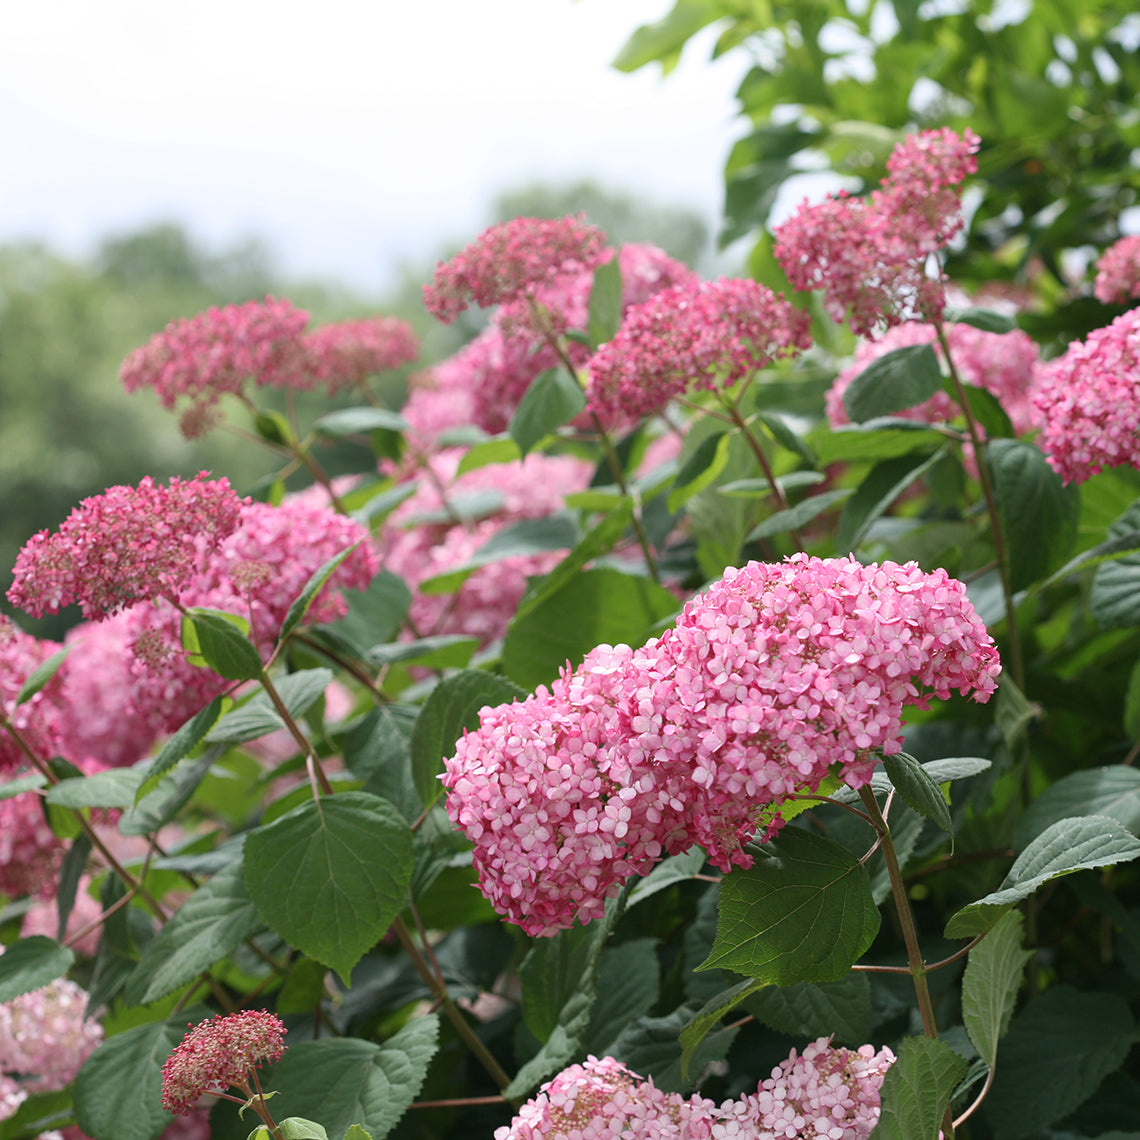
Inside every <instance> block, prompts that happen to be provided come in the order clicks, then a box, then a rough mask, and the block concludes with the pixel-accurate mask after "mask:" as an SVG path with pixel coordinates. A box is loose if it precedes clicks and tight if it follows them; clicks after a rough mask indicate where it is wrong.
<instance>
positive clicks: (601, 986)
mask: <svg viewBox="0 0 1140 1140" xmlns="http://www.w3.org/2000/svg"><path fill="white" fill-rule="evenodd" d="M660 975H661V968H660V966H659V964H658V961H657V939H655V938H635V939H634V940H633V941H631V942H623V943H621V944H620V945H618V946H609V947H607V948H606V949H604V950H603V951H602V956H601V958H600V959H599V962H598V995H597V997H596V999H595V1000H594V1007H593V1010H592V1011H591V1014H590V1028H589V1029H588V1030H587V1032H586V1037H585V1041H584V1045H583V1047H584V1049H585V1050H586V1052H587V1053H593V1054H594V1056H595V1057H606V1056H609V1055H610V1052H611V1047H612V1046H613V1043H614V1042H615V1041H616V1040H617V1038H618V1037H619V1036H620V1035H621V1033H622V1030H624V1029H625V1027H626V1026H627V1025H628V1024H629V1023H630V1022H631V1021H633V1020H634V1019H636V1018H638V1017H641V1016H642V1015H644V1014H647V1013H648V1012H649V1011H650V1010H651V1009H652V1008H653V1006H654V1005H656V1004H657V999H658V997H659V995H660V991H661V977H660Z"/></svg>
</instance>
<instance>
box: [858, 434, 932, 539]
mask: <svg viewBox="0 0 1140 1140" xmlns="http://www.w3.org/2000/svg"><path fill="white" fill-rule="evenodd" d="M947 454H949V448H948V447H946V446H943V447H941V448H940V449H939V450H938V451H936V452H935V453H934V454H933V455H928V456H926V457H925V458H922V457H919V456H913V455H907V456H900V457H898V458H897V459H887V460H884V461H883V462H882V463H876V464H875V466H874V467H872V468H871V470H870V471H869V472H868V473H867V475H866V477H865V478H864V480H863V482H862V483H860V484H859V486H858V488H856V490H855V494H854V495H852V496H851V498H850V499H849V500H848V503H847V506H845V507H844V508H843V514H842V516H841V517H840V519H839V528H838V531H837V533H836V538H835V545H836V549H837V550H839V551H841V552H843V553H848V552H850V551H852V550H855V549H856V548H857V547H858V546H859V545H860V543H862V541H863V539H864V538H866V537H867V532H868V531H869V530H870V529H871V527H872V526H873V525H874V523H875V522H876V521H877V520H878V519H880V518H882V516H883V515H884V514H886V512H887V511H888V510H889V509H890V507H891V505H892V504H893V503H894V501H895V500H896V499H897V498H898V497H899V496H900V495H901V494H902V493H903V491H905V490H906V489H907V488H908V487H911V486H913V485H914V484H915V483H917V482H918V480H919V479H921V478H922V477H923V476H924V475H925V474H926V473H927V472H928V471H929V470H930V469H931V468H932V467H933V466H934V465H935V464H936V463H940V462H941V461H942V459H943V458H944V457H945V456H946V455H947Z"/></svg>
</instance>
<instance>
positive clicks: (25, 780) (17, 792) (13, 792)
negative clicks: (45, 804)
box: [0, 772, 48, 800]
mask: <svg viewBox="0 0 1140 1140" xmlns="http://www.w3.org/2000/svg"><path fill="white" fill-rule="evenodd" d="M47 782H48V778H47V776H45V775H44V774H43V773H42V772H29V773H28V774H27V775H26V776H17V777H16V779H14V780H9V781H8V782H7V783H5V784H0V800H10V799H12V798H13V797H14V796H22V795H23V794H24V793H25V792H32V791H35V789H36V788H42V787H43V786H44V785H45V784H46V783H47Z"/></svg>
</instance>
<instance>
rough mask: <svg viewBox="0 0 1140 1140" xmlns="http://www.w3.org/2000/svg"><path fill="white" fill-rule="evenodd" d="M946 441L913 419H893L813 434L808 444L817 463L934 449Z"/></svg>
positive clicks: (865, 459) (877, 458)
mask: <svg viewBox="0 0 1140 1140" xmlns="http://www.w3.org/2000/svg"><path fill="white" fill-rule="evenodd" d="M945 442H946V437H945V436H944V435H942V434H941V433H940V432H936V431H931V430H930V428H929V427H927V425H925V424H920V423H916V422H915V421H913V420H893V421H891V423H890V427H885V428H882V427H881V428H876V429H868V428H867V426H866V425H862V426H859V425H853V426H851V427H846V426H845V427H842V428H838V429H835V430H830V429H827V430H821V431H819V432H816V433H813V434H812V436H811V438H810V443H811V446H812V448H813V450H814V451H815V454H816V459H817V460H818V462H819V464H820V466H827V465H828V464H829V463H840V462H842V463H864V462H875V463H877V462H879V461H880V460H884V459H895V458H897V457H898V456H900V455H909V454H910V453H911V452H912V451H935V450H937V449H938V448H939V447H941V446H942V445H943V444H944V443H945Z"/></svg>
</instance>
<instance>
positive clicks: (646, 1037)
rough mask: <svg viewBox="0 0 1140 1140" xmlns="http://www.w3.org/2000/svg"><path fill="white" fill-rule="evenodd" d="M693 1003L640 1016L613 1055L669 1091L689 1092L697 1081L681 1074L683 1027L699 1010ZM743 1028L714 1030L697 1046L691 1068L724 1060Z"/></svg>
mask: <svg viewBox="0 0 1140 1140" xmlns="http://www.w3.org/2000/svg"><path fill="white" fill-rule="evenodd" d="M695 1008H696V1007H695V1006H694V1005H693V1004H691V1003H689V1004H686V1005H682V1006H679V1007H678V1008H677V1009H675V1010H673V1012H672V1013H670V1014H667V1015H666V1016H665V1017H639V1018H638V1019H637V1020H636V1021H633V1022H631V1023H630V1024H629V1025H627V1026H626V1028H625V1030H624V1031H623V1032H622V1034H621V1036H620V1037H619V1038H618V1039H617V1041H615V1042H614V1046H613V1055H614V1056H615V1057H616V1058H617V1059H618V1060H619V1061H623V1062H624V1063H625V1064H626V1065H628V1066H629V1067H630V1068H631V1069H632V1070H633V1071H634V1072H635V1073H640V1074H641V1075H642V1076H645V1077H652V1078H653V1083H654V1084H655V1085H656V1086H657V1087H658V1088H659V1089H662V1090H664V1091H665V1092H686V1091H688V1090H689V1089H690V1088H692V1084H693V1082H692V1081H691V1080H686V1079H685V1078H684V1077H683V1076H682V1075H681V1052H682V1050H681V1031H682V1030H683V1029H684V1028H685V1026H686V1025H688V1024H689V1021H690V1020H691V1019H692V1016H693V1013H694V1011H695ZM738 1032H739V1029H737V1028H726V1029H716V1030H713V1032H711V1033H710V1034H709V1035H708V1036H707V1037H706V1038H705V1039H704V1040H703V1041H702V1042H701V1043H700V1045H699V1046H698V1047H697V1049H696V1051H695V1053H694V1054H693V1057H692V1060H691V1061H690V1063H689V1072H690V1073H692V1074H700V1073H702V1072H703V1071H704V1068H705V1066H706V1065H708V1064H711V1063H712V1062H715V1061H723V1060H724V1058H725V1057H726V1056H727V1055H728V1051H729V1049H730V1048H731V1047H732V1043H733V1041H734V1040H735V1039H736V1035H737V1033H738Z"/></svg>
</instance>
